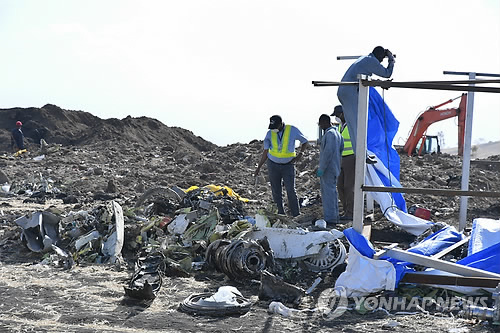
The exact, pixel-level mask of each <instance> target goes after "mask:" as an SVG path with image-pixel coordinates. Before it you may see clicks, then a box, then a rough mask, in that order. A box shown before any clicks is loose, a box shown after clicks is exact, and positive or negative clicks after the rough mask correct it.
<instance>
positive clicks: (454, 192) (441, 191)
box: [361, 185, 500, 198]
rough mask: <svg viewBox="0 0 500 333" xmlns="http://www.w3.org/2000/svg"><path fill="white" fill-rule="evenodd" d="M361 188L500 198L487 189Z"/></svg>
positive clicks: (394, 191)
mask: <svg viewBox="0 0 500 333" xmlns="http://www.w3.org/2000/svg"><path fill="white" fill-rule="evenodd" d="M361 188H362V190H363V191H365V192H390V193H413V194H429V195H441V196H444V197H453V196H468V197H489V198H500V192H487V191H462V190H449V189H435V188H407V187H385V186H367V185H363V186H362V187H361Z"/></svg>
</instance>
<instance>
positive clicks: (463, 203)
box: [458, 73, 476, 231]
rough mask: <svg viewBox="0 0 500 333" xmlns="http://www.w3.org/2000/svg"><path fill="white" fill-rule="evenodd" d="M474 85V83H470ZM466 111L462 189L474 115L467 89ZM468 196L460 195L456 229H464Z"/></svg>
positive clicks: (472, 76)
mask: <svg viewBox="0 0 500 333" xmlns="http://www.w3.org/2000/svg"><path fill="white" fill-rule="evenodd" d="M475 78H476V73H469V79H470V80H471V81H472V80H475ZM470 86H471V87H474V83H471V85H470ZM466 108H467V112H466V113H465V133H464V147H463V148H464V154H463V158H462V184H461V189H462V190H463V191H467V190H469V175H470V154H471V148H472V145H471V143H472V118H473V117H474V92H473V91H469V92H468V94H467V107H466ZM468 200H469V197H466V196H462V197H460V212H459V218H458V231H462V230H464V229H465V226H466V224H467V206H468V205H467V201H468Z"/></svg>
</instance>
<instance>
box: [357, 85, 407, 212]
mask: <svg viewBox="0 0 500 333" xmlns="http://www.w3.org/2000/svg"><path fill="white" fill-rule="evenodd" d="M398 128H399V121H398V120H397V119H396V117H394V115H393V114H392V111H391V109H389V107H388V106H387V104H385V102H384V100H383V99H382V97H381V96H380V94H379V93H378V92H377V90H376V89H375V88H373V87H370V97H369V101H368V129H367V142H366V145H367V148H368V150H370V151H371V152H372V153H374V154H375V155H376V156H377V157H378V159H379V160H380V161H382V163H383V164H384V166H385V167H386V168H387V169H388V170H389V171H390V174H389V175H387V174H383V173H382V172H380V170H376V171H377V174H378V176H379V178H380V180H381V181H382V182H383V183H384V186H389V187H391V186H393V185H394V179H396V180H397V181H398V182H399V167H400V160H399V154H398V152H397V151H396V150H395V149H394V148H393V146H392V141H393V139H394V136H395V135H396V132H397V131H398ZM392 197H393V200H394V204H395V205H396V206H397V207H398V208H399V209H400V210H402V211H403V212H406V202H405V199H404V198H403V195H402V194H401V193H392Z"/></svg>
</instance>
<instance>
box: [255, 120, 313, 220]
mask: <svg viewBox="0 0 500 333" xmlns="http://www.w3.org/2000/svg"><path fill="white" fill-rule="evenodd" d="M268 128H269V131H267V134H266V137H265V138H264V151H263V152H262V156H261V158H260V161H259V165H258V166H257V169H256V170H255V173H254V176H255V177H257V175H258V174H259V172H260V168H261V167H262V165H263V164H264V162H266V160H267V171H268V174H269V181H270V183H271V191H272V194H273V200H274V202H275V203H276V205H277V206H278V214H285V209H284V207H283V196H282V180H283V183H284V185H285V189H286V194H287V197H288V208H289V209H290V212H291V213H292V216H297V215H299V214H300V208H299V201H298V200H297V193H296V192H295V162H296V161H297V160H298V159H299V158H300V157H301V156H302V153H303V152H304V150H305V148H306V147H307V145H308V140H307V138H306V137H305V136H304V135H303V134H302V133H301V132H300V131H299V129H298V128H297V127H295V126H292V125H285V123H284V122H283V120H282V119H281V117H280V116H277V115H275V116H272V117H271V118H270V122H269V127H268ZM295 141H299V142H300V143H301V146H300V151H299V153H298V154H296V153H295Z"/></svg>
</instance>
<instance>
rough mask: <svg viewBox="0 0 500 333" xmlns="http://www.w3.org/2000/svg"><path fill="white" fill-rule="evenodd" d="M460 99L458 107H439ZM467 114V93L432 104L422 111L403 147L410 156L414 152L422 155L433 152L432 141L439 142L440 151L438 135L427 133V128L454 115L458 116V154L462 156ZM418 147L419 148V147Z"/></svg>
mask: <svg viewBox="0 0 500 333" xmlns="http://www.w3.org/2000/svg"><path fill="white" fill-rule="evenodd" d="M459 98H461V100H460V105H459V106H458V108H452V109H438V108H440V107H442V106H443V105H446V104H449V103H451V102H453V101H454V100H456V99H459ZM466 114H467V94H462V96H458V97H456V98H453V99H450V100H449V101H446V102H444V103H441V104H439V105H436V106H431V107H430V108H429V109H427V110H425V111H424V112H422V113H421V114H420V115H419V116H418V118H417V121H416V122H415V125H413V129H412V130H411V134H410V136H409V138H408V140H407V141H406V144H405V145H404V147H403V150H404V152H406V153H408V156H411V155H413V154H417V155H422V154H425V153H429V152H431V149H432V146H433V145H432V142H433V141H434V140H435V141H436V142H437V151H438V152H439V149H440V148H439V142H438V140H437V136H432V135H427V134H426V132H427V128H428V127H429V125H431V124H433V123H435V122H438V121H441V120H444V119H448V118H452V117H458V154H459V155H460V156H462V155H463V153H464V134H465V116H466ZM417 147H418V148H417ZM417 150H418V151H417Z"/></svg>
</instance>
